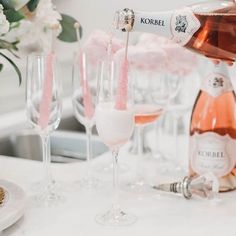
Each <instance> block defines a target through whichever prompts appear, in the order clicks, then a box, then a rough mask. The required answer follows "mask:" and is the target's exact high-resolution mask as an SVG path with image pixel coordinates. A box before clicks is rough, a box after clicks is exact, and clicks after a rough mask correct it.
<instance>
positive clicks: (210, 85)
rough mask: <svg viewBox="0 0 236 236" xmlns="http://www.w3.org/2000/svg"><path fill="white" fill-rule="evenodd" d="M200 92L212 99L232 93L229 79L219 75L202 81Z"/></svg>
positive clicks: (214, 74) (211, 75)
mask: <svg viewBox="0 0 236 236" xmlns="http://www.w3.org/2000/svg"><path fill="white" fill-rule="evenodd" d="M201 90H203V91H205V92H207V93H208V94H210V95H211V96H213V97H218V96H220V95H222V94H224V93H227V92H230V91H233V86H232V83H231V81H230V79H229V78H227V77H226V76H225V75H223V74H221V73H213V74H210V75H209V76H207V77H206V79H204V81H203V84H202V86H201Z"/></svg>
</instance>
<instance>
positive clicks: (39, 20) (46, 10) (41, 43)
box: [10, 0, 61, 53]
mask: <svg viewBox="0 0 236 236" xmlns="http://www.w3.org/2000/svg"><path fill="white" fill-rule="evenodd" d="M60 20H61V15H60V13H59V12H57V11H56V9H55V7H54V5H53V4H52V1H51V0H40V1H39V4H38V6H37V9H36V11H35V16H34V18H33V19H32V20H23V21H21V24H20V27H19V28H17V29H14V30H12V32H10V33H11V35H14V38H15V39H18V40H20V43H19V45H18V46H19V49H20V50H23V51H26V52H27V53H29V52H32V51H49V50H51V45H52V36H53V34H54V37H55V36H58V35H59V34H60V32H61V25H60ZM55 26H58V28H56V30H54V32H52V28H54V27H55Z"/></svg>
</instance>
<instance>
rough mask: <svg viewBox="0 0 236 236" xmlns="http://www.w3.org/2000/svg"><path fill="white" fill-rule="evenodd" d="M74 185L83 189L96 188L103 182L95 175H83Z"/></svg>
mask: <svg viewBox="0 0 236 236" xmlns="http://www.w3.org/2000/svg"><path fill="white" fill-rule="evenodd" d="M75 185H76V186H77V187H78V188H84V189H91V190H92V189H98V188H101V187H102V186H103V183H102V181H101V180H100V179H97V178H95V177H84V178H81V179H79V180H78V181H76V182H75Z"/></svg>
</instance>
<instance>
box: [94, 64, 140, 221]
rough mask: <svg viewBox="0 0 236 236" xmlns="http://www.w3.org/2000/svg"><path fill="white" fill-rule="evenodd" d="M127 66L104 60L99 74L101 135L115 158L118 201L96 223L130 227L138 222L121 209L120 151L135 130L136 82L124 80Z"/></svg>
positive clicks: (115, 191)
mask: <svg viewBox="0 0 236 236" xmlns="http://www.w3.org/2000/svg"><path fill="white" fill-rule="evenodd" d="M125 63H127V61H126V62H122V63H121V65H120V64H118V63H115V62H114V61H109V60H108V61H102V62H101V63H100V65H99V72H98V73H99V74H98V75H99V78H98V101H97V106H96V115H95V116H96V126H97V130H98V135H99V136H100V138H101V139H102V141H103V142H104V143H105V144H106V145H107V146H108V147H109V149H110V151H111V153H112V157H113V188H114V201H113V205H112V207H111V209H109V210H108V211H106V212H105V213H102V214H100V215H97V216H96V221H97V222H98V223H100V224H103V225H111V226H121V225H130V224H133V223H134V222H135V221H136V217H135V216H134V215H132V214H129V213H127V212H125V211H123V210H122V209H121V207H120V205H119V201H118V168H117V167H118V165H117V163H118V155H119V149H120V148H121V147H122V146H123V145H124V144H125V143H127V141H128V140H129V138H130V137H131V135H132V132H133V127H134V110H133V104H132V83H131V82H130V81H129V82H128V83H127V81H124V80H123V79H127V76H128V74H127V72H128V71H127V67H126V66H125ZM118 65H120V66H118ZM118 78H119V79H118Z"/></svg>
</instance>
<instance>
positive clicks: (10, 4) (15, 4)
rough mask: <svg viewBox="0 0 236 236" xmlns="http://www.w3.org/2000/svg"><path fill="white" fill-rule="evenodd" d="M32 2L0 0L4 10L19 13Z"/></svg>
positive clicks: (26, 0) (27, 0) (25, 0)
mask: <svg viewBox="0 0 236 236" xmlns="http://www.w3.org/2000/svg"><path fill="white" fill-rule="evenodd" d="M29 1H30V0H0V3H1V4H2V5H3V7H4V9H15V10H16V11H18V10H19V9H21V8H22V7H24V6H25V5H26V4H27V3H28V2H29Z"/></svg>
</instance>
